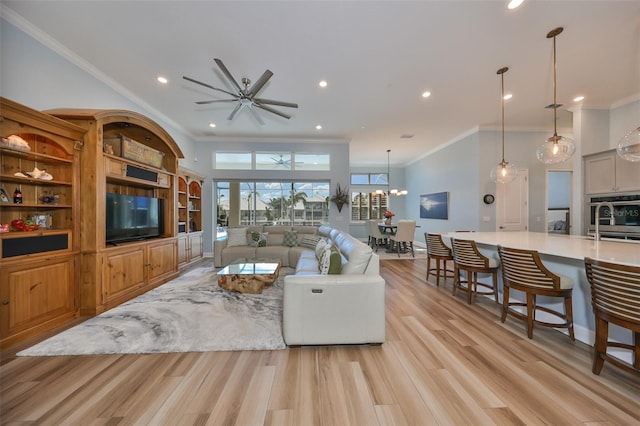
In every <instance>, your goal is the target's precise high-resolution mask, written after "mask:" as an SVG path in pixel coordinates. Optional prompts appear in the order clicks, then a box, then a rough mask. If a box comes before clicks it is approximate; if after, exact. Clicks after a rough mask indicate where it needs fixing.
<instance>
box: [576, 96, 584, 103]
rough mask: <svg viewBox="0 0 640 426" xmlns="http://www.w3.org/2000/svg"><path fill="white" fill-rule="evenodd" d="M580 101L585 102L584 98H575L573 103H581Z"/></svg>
mask: <svg viewBox="0 0 640 426" xmlns="http://www.w3.org/2000/svg"><path fill="white" fill-rule="evenodd" d="M580 101H584V96H576V97H575V98H573V102H580Z"/></svg>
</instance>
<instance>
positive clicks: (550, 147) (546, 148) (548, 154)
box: [536, 27, 576, 164]
mask: <svg viewBox="0 0 640 426" xmlns="http://www.w3.org/2000/svg"><path fill="white" fill-rule="evenodd" d="M562 31H563V28H562V27H558V28H555V29H553V30H551V31H549V33H548V34H547V38H552V39H553V104H551V105H549V107H550V108H553V136H551V137H550V138H547V140H546V141H545V142H544V144H542V146H540V147H539V148H538V149H537V151H536V157H537V158H538V160H540V161H541V162H543V163H544V164H558V163H562V162H565V161H567V160H568V159H569V158H571V156H572V155H573V153H574V152H575V151H576V146H575V144H574V143H573V140H572V139H570V138H567V137H565V136H558V130H557V126H558V108H560V107H561V106H562V105H561V104H558V101H557V71H558V67H557V62H556V37H557V36H558V35H560V34H561V33H562Z"/></svg>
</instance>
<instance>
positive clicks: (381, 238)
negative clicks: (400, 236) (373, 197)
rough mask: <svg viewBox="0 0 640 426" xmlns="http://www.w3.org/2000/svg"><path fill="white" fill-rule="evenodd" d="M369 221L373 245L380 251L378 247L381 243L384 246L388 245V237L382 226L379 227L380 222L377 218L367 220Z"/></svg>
mask: <svg viewBox="0 0 640 426" xmlns="http://www.w3.org/2000/svg"><path fill="white" fill-rule="evenodd" d="M367 223H368V225H367V226H368V228H369V235H370V238H371V246H372V247H373V248H375V249H376V251H378V247H379V246H380V244H382V245H383V246H386V245H387V237H386V236H385V235H384V234H382V232H381V231H380V228H379V227H378V222H377V221H376V220H375V219H373V220H369V221H367Z"/></svg>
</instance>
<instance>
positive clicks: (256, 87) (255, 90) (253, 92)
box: [247, 70, 273, 98]
mask: <svg viewBox="0 0 640 426" xmlns="http://www.w3.org/2000/svg"><path fill="white" fill-rule="evenodd" d="M272 76H273V73H272V72H271V71H270V70H266V71H265V72H264V73H262V75H261V76H260V78H259V79H258V81H256V82H255V83H253V84H252V85H251V89H249V93H247V96H248V97H249V98H253V97H254V96H255V95H257V94H258V92H259V91H260V89H262V86H264V85H265V84H266V83H267V81H269V79H270V78H271V77H272Z"/></svg>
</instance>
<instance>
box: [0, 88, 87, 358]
mask: <svg viewBox="0 0 640 426" xmlns="http://www.w3.org/2000/svg"><path fill="white" fill-rule="evenodd" d="M0 116H1V117H0V137H2V141H1V142H0V167H1V169H0V188H1V189H2V194H1V195H2V196H1V197H0V224H2V225H3V226H4V227H3V232H0V336H1V340H0V346H2V347H5V346H9V345H11V344H13V343H15V342H17V341H19V340H23V339H25V338H27V337H29V336H32V335H35V334H38V333H41V332H43V331H45V330H48V329H50V328H53V327H55V326H57V325H60V324H62V323H65V322H67V321H69V320H71V319H73V318H75V317H76V316H77V315H78V308H79V304H78V298H79V287H78V282H79V281H78V277H79V261H78V260H79V259H78V257H79V253H80V222H81V221H80V219H79V218H80V189H79V188H80V172H79V168H80V155H81V152H82V151H81V150H82V148H83V137H84V134H85V130H84V129H82V128H81V127H79V126H76V125H73V124H71V123H68V122H65V121H63V120H60V119H58V118H55V117H52V116H50V115H47V114H43V113H41V112H39V111H35V110H33V109H31V108H28V107H25V106H23V105H20V104H18V103H16V102H13V101H11V100H8V99H5V98H0ZM16 189H18V190H20V192H21V195H22V200H21V203H14V202H13V201H14V200H13V192H14V191H15V190H16ZM16 220H22V221H26V220H33V221H35V223H36V224H37V225H38V228H37V229H33V228H35V226H33V225H30V227H26V226H25V225H24V223H23V224H22V225H20V224H19V223H17V222H15V221H16ZM12 222H13V226H12ZM27 223H30V222H27Z"/></svg>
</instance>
